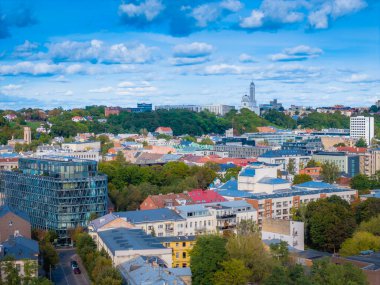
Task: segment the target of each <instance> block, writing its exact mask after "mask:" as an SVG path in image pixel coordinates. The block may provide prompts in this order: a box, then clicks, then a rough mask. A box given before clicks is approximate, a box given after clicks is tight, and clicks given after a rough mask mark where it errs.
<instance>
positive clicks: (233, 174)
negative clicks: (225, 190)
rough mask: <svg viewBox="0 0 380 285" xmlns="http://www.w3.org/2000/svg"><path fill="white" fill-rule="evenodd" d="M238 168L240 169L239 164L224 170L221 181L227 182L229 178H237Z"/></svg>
mask: <svg viewBox="0 0 380 285" xmlns="http://www.w3.org/2000/svg"><path fill="white" fill-rule="evenodd" d="M240 170H241V167H240V166H237V167H232V168H228V169H227V170H226V174H224V177H223V178H222V181H223V182H227V181H229V180H231V179H232V178H235V179H237V177H238V175H239V172H240Z"/></svg>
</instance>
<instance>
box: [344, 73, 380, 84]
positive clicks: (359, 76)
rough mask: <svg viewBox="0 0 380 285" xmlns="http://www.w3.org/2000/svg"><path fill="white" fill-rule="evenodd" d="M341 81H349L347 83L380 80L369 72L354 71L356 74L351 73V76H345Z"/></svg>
mask: <svg viewBox="0 0 380 285" xmlns="http://www.w3.org/2000/svg"><path fill="white" fill-rule="evenodd" d="M341 81H343V82H347V83H369V82H376V81H379V80H376V79H374V78H372V77H370V76H369V75H368V74H364V73H354V74H351V75H350V76H349V77H346V78H343V79H342V80H341Z"/></svg>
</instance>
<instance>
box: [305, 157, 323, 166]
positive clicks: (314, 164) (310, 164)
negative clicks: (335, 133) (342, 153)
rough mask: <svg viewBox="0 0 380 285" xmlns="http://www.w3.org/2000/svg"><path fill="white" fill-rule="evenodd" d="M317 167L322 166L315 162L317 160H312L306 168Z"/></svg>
mask: <svg viewBox="0 0 380 285" xmlns="http://www.w3.org/2000/svg"><path fill="white" fill-rule="evenodd" d="M317 166H320V163H319V162H317V161H315V159H310V160H309V161H308V162H307V164H306V167H317Z"/></svg>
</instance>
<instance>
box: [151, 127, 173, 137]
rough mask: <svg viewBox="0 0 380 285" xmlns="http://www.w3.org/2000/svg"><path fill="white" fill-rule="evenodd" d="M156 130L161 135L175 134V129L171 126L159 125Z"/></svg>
mask: <svg viewBox="0 0 380 285" xmlns="http://www.w3.org/2000/svg"><path fill="white" fill-rule="evenodd" d="M155 132H156V133H158V134H160V135H168V136H173V130H172V128H170V127H158V128H157V129H156V130H155Z"/></svg>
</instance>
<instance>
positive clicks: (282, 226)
mask: <svg viewBox="0 0 380 285" xmlns="http://www.w3.org/2000/svg"><path fill="white" fill-rule="evenodd" d="M261 238H262V239H263V240H266V239H268V240H273V239H279V240H281V241H285V242H287V243H288V245H289V246H291V247H293V248H295V249H298V250H304V247H305V245H304V239H305V234H304V223H303V222H297V221H292V220H283V219H272V218H264V219H263V224H262V228H261Z"/></svg>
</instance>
